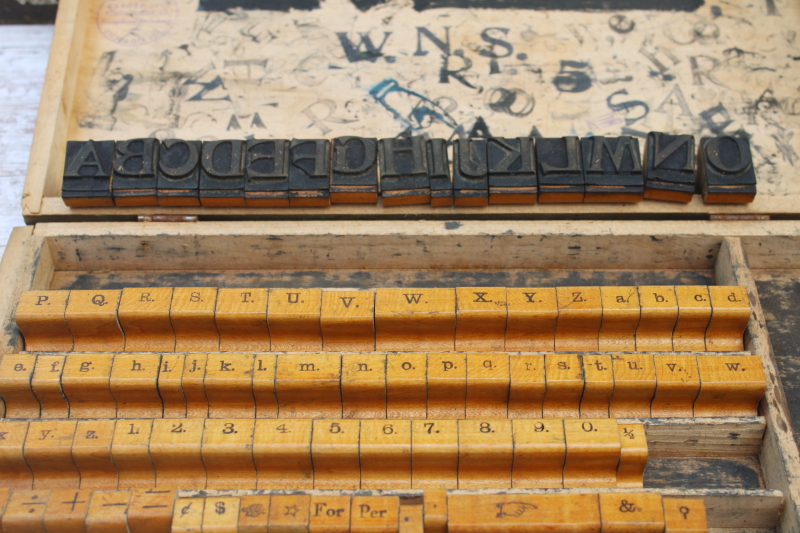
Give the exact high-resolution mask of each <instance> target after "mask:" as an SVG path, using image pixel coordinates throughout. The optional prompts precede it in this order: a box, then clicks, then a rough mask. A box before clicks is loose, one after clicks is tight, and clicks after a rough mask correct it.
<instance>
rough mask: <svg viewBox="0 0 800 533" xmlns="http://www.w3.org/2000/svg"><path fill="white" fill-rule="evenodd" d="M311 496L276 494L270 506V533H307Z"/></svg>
mask: <svg viewBox="0 0 800 533" xmlns="http://www.w3.org/2000/svg"><path fill="white" fill-rule="evenodd" d="M310 506H311V496H309V495H308V494H293V495H288V494H274V495H273V496H272V501H271V502H270V506H269V530H268V531H269V532H270V533H306V532H307V531H308V519H309V514H310Z"/></svg>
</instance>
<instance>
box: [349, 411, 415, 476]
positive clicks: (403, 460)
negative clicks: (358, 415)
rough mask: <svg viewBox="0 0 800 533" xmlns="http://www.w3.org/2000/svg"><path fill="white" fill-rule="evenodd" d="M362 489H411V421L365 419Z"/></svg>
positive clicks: (362, 442)
mask: <svg viewBox="0 0 800 533" xmlns="http://www.w3.org/2000/svg"><path fill="white" fill-rule="evenodd" d="M359 449H360V458H361V488H362V489H381V490H383V489H410V488H411V421H410V420H362V421H361V438H360V442H359Z"/></svg>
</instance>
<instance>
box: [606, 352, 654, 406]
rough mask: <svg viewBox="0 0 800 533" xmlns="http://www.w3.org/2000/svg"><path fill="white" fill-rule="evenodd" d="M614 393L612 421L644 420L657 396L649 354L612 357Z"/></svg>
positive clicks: (651, 359)
mask: <svg viewBox="0 0 800 533" xmlns="http://www.w3.org/2000/svg"><path fill="white" fill-rule="evenodd" d="M612 364H613V366H614V394H613V395H612V396H611V405H610V406H609V415H610V416H611V418H647V417H649V416H650V403H651V402H652V401H653V396H655V393H656V370H655V365H654V364H653V356H652V355H615V356H614V357H613V360H612Z"/></svg>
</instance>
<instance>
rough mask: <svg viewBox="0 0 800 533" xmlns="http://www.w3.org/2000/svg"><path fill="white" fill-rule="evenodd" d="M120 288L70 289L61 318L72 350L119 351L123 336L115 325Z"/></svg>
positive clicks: (122, 348)
mask: <svg viewBox="0 0 800 533" xmlns="http://www.w3.org/2000/svg"><path fill="white" fill-rule="evenodd" d="M121 292H122V291H70V293H69V302H68V303H67V310H66V311H65V312H64V318H65V319H66V321H67V327H68V328H69V330H70V331H71V332H72V337H73V339H74V349H75V351H87V352H121V351H123V350H124V349H125V338H124V337H123V336H122V331H120V329H119V324H117V307H118V306H119V298H120V293H121Z"/></svg>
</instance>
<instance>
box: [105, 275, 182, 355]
mask: <svg viewBox="0 0 800 533" xmlns="http://www.w3.org/2000/svg"><path fill="white" fill-rule="evenodd" d="M171 303H172V288H171V287H154V288H147V289H136V288H130V287H129V288H125V289H122V298H121V299H120V301H119V311H118V312H117V316H118V318H119V325H120V327H122V331H123V332H125V351H126V352H162V351H163V352H171V351H174V350H175V331H173V329H172V322H170V319H169V308H170V304H171Z"/></svg>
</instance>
